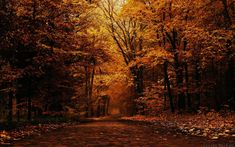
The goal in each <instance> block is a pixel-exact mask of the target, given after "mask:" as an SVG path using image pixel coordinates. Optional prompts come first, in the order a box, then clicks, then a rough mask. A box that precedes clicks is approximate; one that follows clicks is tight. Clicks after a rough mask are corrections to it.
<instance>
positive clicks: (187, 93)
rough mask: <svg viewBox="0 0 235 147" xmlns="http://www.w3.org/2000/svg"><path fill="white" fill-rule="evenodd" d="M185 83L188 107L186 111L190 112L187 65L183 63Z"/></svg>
mask: <svg viewBox="0 0 235 147" xmlns="http://www.w3.org/2000/svg"><path fill="white" fill-rule="evenodd" d="M184 67H185V82H186V97H187V105H188V110H189V111H191V110H192V102H191V97H190V94H189V79H188V64H187V63H186V62H185V66H184Z"/></svg>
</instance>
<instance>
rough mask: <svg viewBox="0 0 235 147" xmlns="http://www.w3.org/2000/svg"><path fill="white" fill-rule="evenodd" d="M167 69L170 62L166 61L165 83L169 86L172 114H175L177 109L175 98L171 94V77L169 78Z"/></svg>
mask: <svg viewBox="0 0 235 147" xmlns="http://www.w3.org/2000/svg"><path fill="white" fill-rule="evenodd" d="M167 68H168V62H167V61H165V62H164V77H165V78H164V81H165V84H166V86H167V91H168V97H169V100H170V107H171V112H172V113H174V112H175V108H174V102H173V96H172V94H171V88H170V80H169V77H168V72H167Z"/></svg>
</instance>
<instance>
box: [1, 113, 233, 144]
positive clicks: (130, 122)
mask: <svg viewBox="0 0 235 147" xmlns="http://www.w3.org/2000/svg"><path fill="white" fill-rule="evenodd" d="M159 120H160V119H158V120H157V117H155V118H153V117H151V119H150V117H148V118H146V117H143V116H136V117H123V118H122V119H118V118H95V119H90V120H86V121H85V122H83V123H78V122H74V123H62V124H44V125H37V126H28V127H25V130H22V129H20V130H21V132H22V134H25V136H24V137H23V138H22V134H19V133H18V137H19V138H17V136H15V138H13V137H14V135H13V134H14V133H16V132H12V131H11V132H5V135H6V136H9V138H10V137H11V138H13V139H11V140H10V139H9V140H8V142H7V141H5V144H2V145H1V146H13V147H14V146H15V147H66V146H68V147H83V146H84V147H87V146H89V147H109V146H120V147H134V146H135V147H137V146H138V147H212V146H213V147H217V146H218V147H220V146H222V147H234V146H235V138H233V137H232V136H227V137H219V138H217V139H210V138H207V137H204V136H193V135H190V134H188V133H185V132H184V131H182V130H179V129H178V128H176V127H175V126H174V125H170V124H172V123H173V122H171V123H170V122H168V123H167V122H164V121H162V120H160V121H159ZM166 124H167V125H166ZM27 130H28V133H25V131H26V132H27ZM18 132H20V131H18ZM11 133H13V134H11Z"/></svg>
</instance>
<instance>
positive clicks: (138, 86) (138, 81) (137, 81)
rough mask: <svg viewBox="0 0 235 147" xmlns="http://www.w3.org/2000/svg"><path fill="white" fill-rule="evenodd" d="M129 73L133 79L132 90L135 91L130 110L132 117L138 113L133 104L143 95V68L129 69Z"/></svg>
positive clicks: (135, 105)
mask: <svg viewBox="0 0 235 147" xmlns="http://www.w3.org/2000/svg"><path fill="white" fill-rule="evenodd" d="M130 70H131V73H132V76H133V78H134V89H135V97H134V99H133V102H132V103H133V110H132V115H135V114H136V113H137V111H138V108H137V104H136V102H135V100H136V99H138V98H139V97H141V96H142V95H143V91H144V89H143V70H144V67H143V66H140V67H137V66H134V67H131V69H130Z"/></svg>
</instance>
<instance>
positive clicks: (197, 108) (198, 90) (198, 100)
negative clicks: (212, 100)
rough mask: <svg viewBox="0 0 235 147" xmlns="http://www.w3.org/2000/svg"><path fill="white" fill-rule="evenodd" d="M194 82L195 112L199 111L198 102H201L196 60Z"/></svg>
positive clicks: (199, 78)
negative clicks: (195, 89)
mask: <svg viewBox="0 0 235 147" xmlns="http://www.w3.org/2000/svg"><path fill="white" fill-rule="evenodd" d="M195 81H196V88H197V91H196V110H199V107H200V101H201V96H200V83H201V76H200V72H199V61H198V60H197V61H196V62H195Z"/></svg>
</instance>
